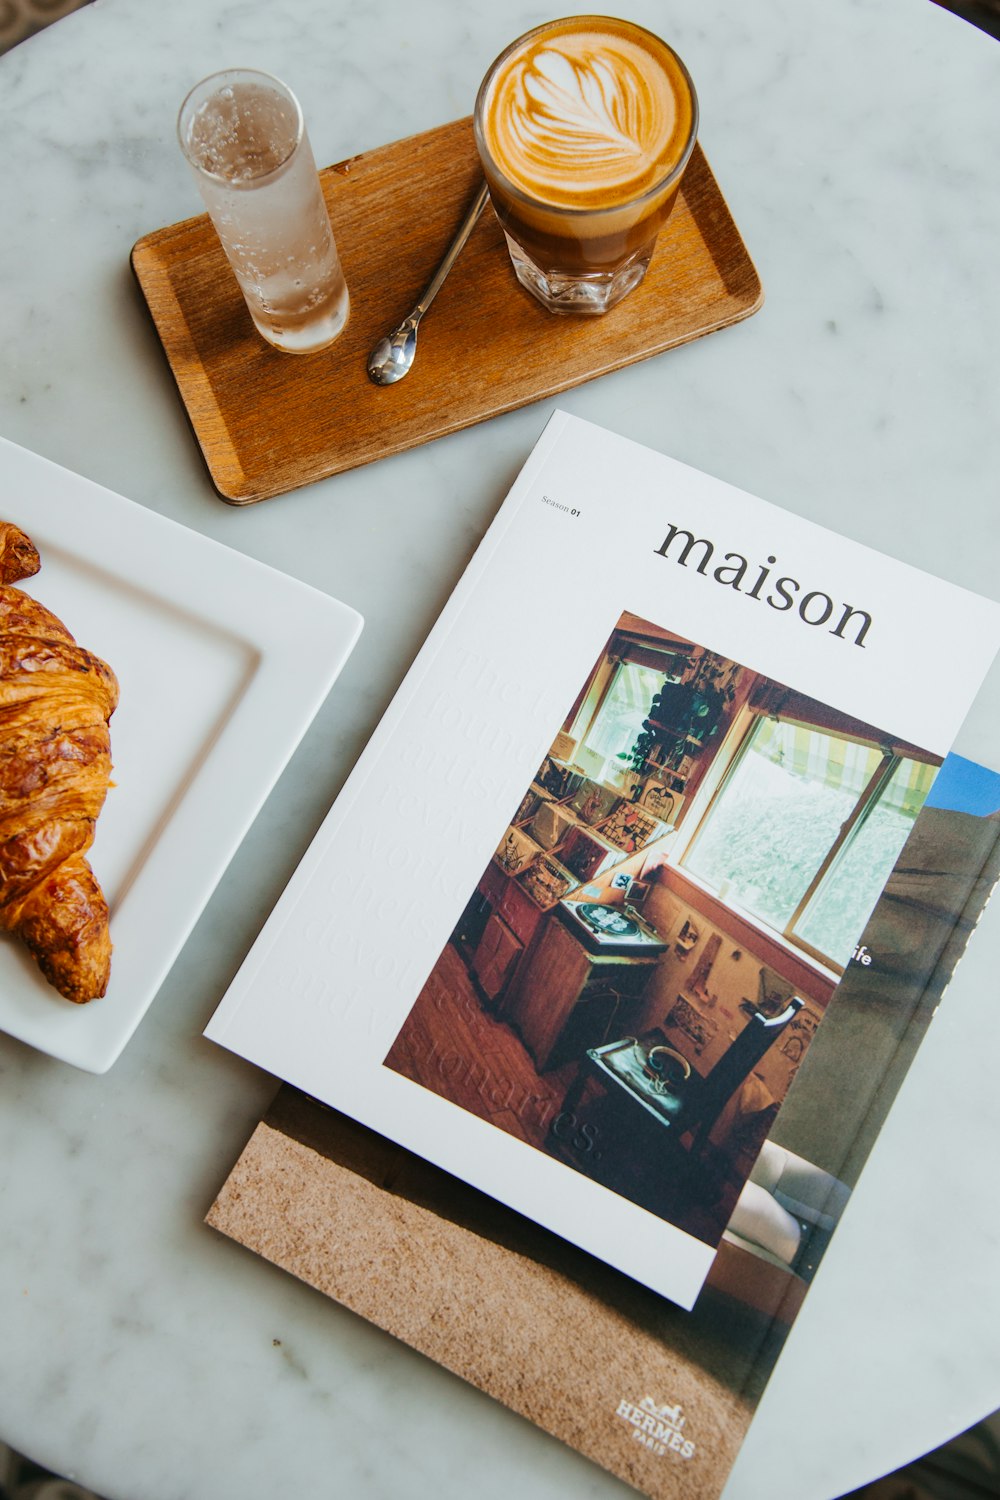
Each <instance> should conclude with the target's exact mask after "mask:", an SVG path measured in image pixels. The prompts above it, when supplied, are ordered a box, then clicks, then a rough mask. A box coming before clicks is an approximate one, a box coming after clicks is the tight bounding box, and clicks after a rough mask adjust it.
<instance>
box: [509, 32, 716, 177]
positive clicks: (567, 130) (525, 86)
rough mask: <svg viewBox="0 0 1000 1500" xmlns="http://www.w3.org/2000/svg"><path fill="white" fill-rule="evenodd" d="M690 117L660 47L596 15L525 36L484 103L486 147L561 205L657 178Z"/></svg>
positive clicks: (685, 95)
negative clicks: (595, 19) (580, 23)
mask: <svg viewBox="0 0 1000 1500" xmlns="http://www.w3.org/2000/svg"><path fill="white" fill-rule="evenodd" d="M640 37H641V38H642V40H640ZM654 47H655V48H656V50H655V51H654V50H653V49H654ZM691 117H692V105H691V96H690V92H689V89H688V86H687V82H686V80H685V78H684V75H683V73H682V72H681V70H680V68H679V66H678V64H677V61H676V59H675V58H674V57H673V54H672V53H670V52H669V50H668V49H667V48H666V47H663V46H658V45H657V43H656V39H655V38H654V37H651V36H647V34H645V33H640V34H639V36H636V34H635V32H632V34H631V35H629V34H628V29H627V28H623V29H622V30H618V29H617V28H614V27H613V26H611V25H609V26H608V28H607V29H603V28H601V29H598V28H596V27H593V25H592V23H591V24H589V25H588V26H587V28H586V29H582V28H581V29H579V30H578V29H575V28H572V27H567V28H566V29H565V30H560V28H559V27H558V25H556V26H554V27H550V28H546V29H545V30H544V31H543V32H542V33H541V34H538V35H534V36H529V37H527V38H525V41H524V44H523V45H522V46H521V47H519V48H515V50H514V51H513V52H512V53H511V55H510V56H509V57H507V58H505V59H504V60H503V62H502V63H501V64H500V66H499V67H498V69H497V72H496V75H495V77H494V78H493V80H492V83H491V86H490V88H489V91H488V94H487V96H486V99H485V101H484V110H483V122H484V130H485V135H486V142H487V145H488V147H489V150H490V154H491V155H492V157H493V160H494V161H495V162H496V163H497V165H498V166H499V167H500V169H501V171H502V172H503V173H504V175H505V176H506V177H507V178H508V180H509V181H511V182H512V183H513V184H514V186H515V187H519V188H521V189H522V191H524V192H526V193H527V194H528V195H529V196H531V197H533V198H538V199H541V200H543V201H544V202H547V203H552V204H555V205H558V206H566V207H590V206H592V205H594V204H598V203H599V204H601V205H608V206H610V205H613V204H617V203H622V202H625V201H627V200H628V199H630V198H633V197H636V196H638V195H639V194H642V193H644V192H646V191H647V190H648V189H649V188H651V187H654V186H655V185H656V184H657V183H658V182H661V181H662V180H663V178H664V177H665V176H666V175H667V174H668V173H669V172H670V170H671V168H672V167H673V166H674V164H675V163H676V162H677V161H678V160H679V158H680V156H681V154H682V152H683V150H684V146H685V145H686V143H687V139H688V135H689V132H690V127H691Z"/></svg>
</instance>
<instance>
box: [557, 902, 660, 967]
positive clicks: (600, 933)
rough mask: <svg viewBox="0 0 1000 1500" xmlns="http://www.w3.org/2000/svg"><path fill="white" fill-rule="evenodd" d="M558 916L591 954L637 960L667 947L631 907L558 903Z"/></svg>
mask: <svg viewBox="0 0 1000 1500" xmlns="http://www.w3.org/2000/svg"><path fill="white" fill-rule="evenodd" d="M558 911H559V915H560V916H561V917H562V920H563V921H564V922H565V923H566V926H567V927H568V928H569V929H570V931H571V932H572V933H573V934H574V935H575V936H576V937H577V938H579V939H580V941H581V942H582V943H583V945H584V946H585V947H586V948H589V949H590V951H591V952H592V953H626V954H632V955H635V956H636V957H645V956H646V955H649V956H652V955H653V954H655V953H662V952H664V951H665V949H666V947H667V944H666V943H665V942H664V941H663V939H662V938H661V937H659V936H657V934H656V933H655V932H654V931H653V930H652V928H650V927H647V926H646V924H645V923H644V922H643V921H642V920H641V918H640V917H639V915H638V913H637V912H636V911H634V910H633V909H632V908H631V907H621V906H608V905H605V904H604V903H603V902H600V901H560V903H559V906H558Z"/></svg>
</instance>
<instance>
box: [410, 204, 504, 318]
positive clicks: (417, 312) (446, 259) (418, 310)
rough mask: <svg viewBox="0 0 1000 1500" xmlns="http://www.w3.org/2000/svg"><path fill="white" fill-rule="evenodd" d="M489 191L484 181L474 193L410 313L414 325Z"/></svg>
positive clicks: (448, 268)
mask: <svg viewBox="0 0 1000 1500" xmlns="http://www.w3.org/2000/svg"><path fill="white" fill-rule="evenodd" d="M489 191H490V190H489V188H488V187H487V185H486V183H485V182H484V183H483V184H482V186H481V187H480V189H479V192H478V193H477V194H476V196H475V199H474V200H473V202H472V204H471V206H470V208H469V211H468V213H467V214H466V216H465V218H464V219H463V220H462V223H461V225H460V226H459V229H458V233H457V234H456V235H455V238H454V239H453V240H452V242H451V244H450V245H449V246H448V251H447V254H446V255H445V257H444V260H443V261H442V262H441V264H440V265H439V266H438V268H437V270H436V271H435V272H434V275H433V277H432V278H431V280H430V281H429V282H428V284H427V286H426V288H425V289H424V294H423V296H422V297H421V299H420V301H419V302H418V303H417V305H416V307H415V308H414V309H413V311H412V313H411V314H410V318H411V319H412V320H413V322H414V325H416V323H417V322H419V320H420V319H421V318H422V317H423V315H424V313H425V312H426V311H427V309H428V308H429V307H430V305H431V303H432V302H433V301H434V298H435V297H436V296H437V294H438V292H439V291H440V290H441V287H442V285H443V284H444V279H445V277H446V276H447V274H448V272H449V271H450V270H451V268H452V266H453V265H454V264H455V262H456V260H457V259H458V257H459V255H460V254H461V252H462V249H463V247H464V245H465V242H466V240H467V239H468V238H469V235H470V234H471V233H472V231H473V229H475V227H476V223H477V221H478V219H479V215H480V214H481V213H482V211H483V209H484V207H485V206H486V200H487V198H488V197H489Z"/></svg>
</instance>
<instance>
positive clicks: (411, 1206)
mask: <svg viewBox="0 0 1000 1500" xmlns="http://www.w3.org/2000/svg"><path fill="white" fill-rule="evenodd" d="M998 808H1000V776H997V775H995V774H994V773H992V772H989V771H985V770H983V768H981V767H978V766H974V765H972V764H971V763H970V762H968V761H964V760H962V759H961V757H957V756H950V757H948V759H947V760H946V762H945V765H944V767H943V768H942V771H941V772H940V773H939V776H938V779H937V782H936V784H935V789H934V791H933V793H932V796H931V798H929V799H928V802H927V803H926V804H925V806H924V808H923V810H922V811H921V812H920V814H919V815H918V817H917V819H916V822H915V824H914V827H913V831H912V832H911V834H910V837H909V839H908V840H907V842H906V844H905V846H904V848H903V851H902V853H901V855H900V856H899V859H898V861H897V863H896V866H895V868H894V870H893V873H892V875H891V877H890V879H889V882H888V884H887V886H886V888H885V891H884V894H883V895H882V897H881V899H880V900H879V902H878V904H877V906H876V907H875V909H874V911H873V914H872V916H871V918H870V920H869V923H868V925H867V927H866V929H865V933H864V936H863V941H862V943H861V944H860V945H859V949H858V951H859V952H860V953H862V954H864V953H866V952H867V953H869V954H876V955H877V956H878V963H877V965H876V964H865V963H864V962H863V961H862V962H855V963H852V964H851V965H849V967H848V969H847V971H846V973H845V976H844V979H843V981H842V982H841V984H840V986H839V988H838V990H837V992H836V996H835V998H834V1000H833V1001H832V1002H831V1005H830V1007H829V1010H828V1013H827V1016H826V1018H825V1020H824V1023H823V1026H822V1028H821V1029H820V1031H819V1033H818V1034H817V1036H816V1037H815V1039H814V1040H813V1041H812V1043H811V1045H810V1048H809V1051H808V1055H807V1056H806V1057H805V1058H804V1059H803V1061H802V1065H801V1067H800V1068H799V1070H798V1073H797V1076H796V1077H795V1079H794V1082H793V1083H792V1085H791V1089H790V1091H789V1093H788V1096H787V1099H786V1100H785V1103H784V1106H783V1108H782V1110H781V1112H780V1114H779V1115H778V1116H777V1120H776V1123H775V1125H774V1127H773V1129H772V1130H771V1133H770V1135H769V1137H768V1138H767V1139H766V1140H765V1142H764V1145H763V1149H762V1150H761V1151H760V1154H759V1156H757V1158H756V1164H755V1166H754V1168H753V1171H752V1173H751V1176H750V1180H749V1182H748V1184H747V1186H746V1187H745V1188H744V1190H743V1192H742V1193H741V1194H740V1197H739V1200H738V1202H737V1206H736V1210H735V1212H734V1213H733V1216H732V1218H731V1219H730V1222H729V1227H728V1229H727V1231H726V1233H725V1235H724V1237H723V1239H722V1242H721V1244H720V1246H719V1249H718V1253H717V1255H716V1258H715V1261H714V1263H713V1266H712V1269H711V1271H710V1272H709V1275H708V1278H707V1280H706V1282H705V1285H704V1287H703V1289H702V1291H701V1293H700V1294H699V1296H698V1297H697V1300H696V1302H695V1305H694V1307H693V1308H692V1309H691V1310H690V1311H685V1310H683V1309H682V1308H680V1307H678V1306H677V1305H676V1304H674V1303H672V1302H670V1301H668V1300H667V1299H666V1298H664V1297H661V1296H659V1295H658V1294H657V1293H655V1292H653V1291H651V1290H649V1289H648V1288H646V1287H644V1286H642V1285H640V1284H639V1283H638V1282H636V1281H634V1280H632V1279H630V1278H629V1277H628V1276H626V1275H624V1274H622V1273H621V1272H619V1271H616V1270H614V1269H612V1268H611V1267H609V1266H608V1265H606V1264H605V1263H603V1262H602V1261H600V1260H598V1259H596V1258H595V1257H593V1256H591V1255H589V1254H587V1253H586V1252H584V1251H582V1250H580V1249H579V1248H577V1247H575V1246H574V1245H572V1244H570V1243H568V1242H567V1241H566V1240H564V1239H561V1238H560V1237H559V1236H557V1235H556V1234H554V1233H552V1232H550V1231H549V1230H546V1229H543V1228H541V1227H540V1226H539V1225H538V1224H536V1223H534V1222H532V1221H531V1220H529V1219H527V1218H525V1217H523V1216H522V1215H520V1214H519V1213H516V1212H515V1211H513V1210H512V1209H510V1208H508V1207H506V1206H504V1205H502V1204H500V1203H498V1202H497V1201H495V1200H494V1199H492V1198H490V1197H489V1196H487V1195H486V1194H484V1193H482V1192H480V1191H478V1190H477V1189H475V1188H473V1187H470V1186H469V1185H467V1184H466V1183H464V1182H461V1181H459V1180H458V1179H456V1178H454V1177H452V1176H450V1175H449V1174H448V1173H446V1172H444V1171H442V1170H441V1169H440V1168H438V1167H436V1166H433V1165H430V1164H429V1163H427V1162H426V1161H424V1160H422V1159H421V1158H420V1157H418V1156H416V1155H414V1154H413V1153H412V1152H410V1151H407V1150H405V1149H403V1148H402V1147H400V1146H397V1145H395V1144H393V1143H392V1142H390V1141H388V1140H386V1139H384V1138H383V1137H382V1136H380V1135H378V1134H376V1133H375V1132H374V1131H372V1130H370V1129H368V1128H367V1127H365V1126H362V1125H359V1124H357V1123H356V1122H354V1121H353V1120H350V1119H348V1118H347V1117H346V1116H344V1115H341V1114H339V1113H337V1112H335V1111H333V1110H331V1109H329V1108H328V1107H326V1106H325V1105H322V1104H319V1103H317V1102H316V1101H315V1100H313V1099H310V1098H309V1097H307V1096H306V1095H304V1094H302V1093H299V1092H298V1091H296V1090H295V1089H293V1088H290V1087H289V1086H287V1085H286V1086H284V1087H282V1089H281V1090H280V1092H279V1093H278V1095H277V1098H276V1100H275V1102H274V1104H273V1106H272V1108H271V1110H270V1111H269V1113H268V1114H267V1116H266V1117H265V1119H264V1120H263V1121H262V1122H261V1124H260V1125H259V1126H258V1127H257V1129H256V1130H255V1132H254V1134H253V1136H252V1138H251V1139H250V1141H249V1143H248V1144H247V1146H246V1149H245V1150H244V1152H243V1154H242V1155H241V1157H240V1159H239V1161H238V1162H237V1164H236V1166H235V1167H234V1169H233V1171H232V1173H231V1174H230V1176H229V1178H228V1179H227V1181H226V1183H225V1184H224V1186H223V1188H222V1190H221V1192H220V1194H219V1196H218V1199H217V1200H216V1202H215V1204H214V1205H213V1207H212V1209H211V1211H210V1213H209V1215H208V1223H209V1224H211V1225H213V1226H214V1227H215V1228H216V1229H219V1230H221V1231H222V1232H223V1233H225V1234H227V1235H229V1236H230V1237H231V1238H233V1239H235V1240H237V1241H239V1242H240V1243H242V1244H243V1245H245V1246H247V1247H249V1248H250V1249H252V1250H254V1251H256V1252H257V1253H258V1254H260V1255H263V1256H264V1257H265V1258H266V1259H268V1260H270V1261H272V1262H273V1263H274V1264H275V1265H277V1266H280V1267H282V1268H283V1269H285V1270H287V1271H290V1272H291V1273H292V1274H293V1275H295V1276H297V1277H299V1278H300V1279H301V1280H303V1281H305V1282H307V1283H309V1284H310V1285H311V1286H314V1287H316V1288H318V1289H319V1290H320V1291H321V1292H324V1293H325V1294H326V1295H328V1296H331V1297H333V1298H335V1299H336V1300H337V1301H339V1302H341V1303H343V1304H344V1305H345V1306H347V1307H349V1308H351V1309H352V1310H353V1311H355V1312H357V1313H359V1314H361V1316H363V1317H365V1318H367V1319H369V1320H370V1321H371V1322H372V1323H374V1324H376V1325H377V1326H378V1327H380V1328H383V1329H385V1330H386V1331H387V1332H389V1333H391V1334H393V1335H394V1336H395V1337H396V1338H399V1339H402V1340H403V1341H404V1342H406V1343H407V1344H410V1345H412V1346H413V1347H414V1348H415V1349H418V1350H420V1351H421V1352H422V1353H424V1354H426V1355H428V1356H429V1357H430V1358H432V1359H434V1360H436V1361H437V1362H438V1363H440V1364H441V1365H443V1366H445V1367H446V1368H447V1369H449V1370H452V1371H454V1372H455V1373H456V1374H458V1375H460V1376H462V1378H463V1379H465V1380H468V1381H470V1382H472V1383H473V1384H474V1385H477V1386H479V1387H480V1389H482V1390H484V1391H486V1392H488V1393H489V1394H490V1395H491V1396H494V1397H495V1398H496V1399H497V1400H499V1401H502V1402H503V1403H505V1404H506V1405H507V1406H509V1407H511V1408H513V1410H515V1411H517V1412H519V1413H521V1414H522V1415H523V1416H525V1417H528V1418H529V1419H530V1420H531V1421H533V1422H535V1423H536V1424H537V1425H538V1426H539V1427H542V1428H543V1429H545V1430H546V1431H548V1432H550V1433H551V1434H552V1435H553V1436H555V1437H557V1438H560V1439H561V1440H562V1441H563V1442H566V1443H568V1444H570V1446H572V1447H574V1448H576V1449H578V1450H579V1452H581V1453H582V1454H585V1455H586V1456H587V1457H589V1458H591V1459H592V1460H594V1462H596V1463H598V1464H600V1465H602V1466H603V1467H605V1468H606V1469H608V1470H610V1471H611V1472H612V1473H614V1474H616V1475H618V1476H619V1477H620V1478H621V1479H623V1480H625V1481H626V1482H628V1483H629V1484H631V1485H633V1486H634V1487H635V1488H636V1489H637V1490H639V1491H641V1492H643V1493H645V1494H647V1495H649V1496H651V1497H655V1500H696V1497H697V1500H710V1497H712V1496H715V1495H717V1494H718V1493H719V1492H720V1491H721V1489H722V1487H723V1485H724V1483H725V1481H726V1478H727V1476H728V1474H729V1471H730V1468H731V1467H732V1464H733V1462H734V1460H735V1458H736V1455H737V1452H738V1450H739V1447H740V1445H741V1442H742V1440H743V1437H744V1435H745V1433H746V1430H747V1427H748V1425H749V1423H750V1420H751V1417H752V1415H753V1412H754V1409H755V1407H756V1404H757V1401H758V1400H759V1397H760V1395H761V1392H762V1390H763V1388H764V1385H765V1384H766V1381H767V1379H768V1376H769V1375H770V1372H771V1370H772V1369H773V1367H774V1363H775V1360H776V1359H777V1357H778V1354H779V1352H780V1350H781V1346H782V1344H783V1342H784V1339H785V1336H786V1335H787V1332H788V1329H789V1327H790V1325H791V1323H792V1321H793V1320H794V1317H795V1315H796V1313H797V1311H798V1309H799V1307H800V1305H801V1303H802V1299H803V1297H804V1295H805V1292H806V1290H807V1288H808V1285H809V1283H810V1281H811V1280H812V1277H813V1275H814V1274H815V1272H816V1268H817V1266H818V1265H819V1263H820V1260H821V1259H822V1256H823V1253H824V1251H825V1249H826V1246H827V1244H828V1242H829V1240H830V1237H831V1234H832V1232H833V1230H834V1229H835V1227H836V1223H837V1220H838V1219H839V1217H840V1213H841V1212H842V1209H843V1206H844V1204H845V1202H846V1201H847V1198H848V1196H849V1193H850V1189H851V1187H853V1185H854V1183H855V1181H856V1180H857V1176H858V1173H859V1172H860V1170H861V1167H862V1166H863V1164H864V1161H865V1160H866V1158H867V1156H868V1154H869V1151H870V1149H871V1146H872V1144H873V1142H874V1140H875V1137H876V1135H877V1133H878V1130H879V1128H880V1126H881V1124H882V1122H883V1120H884V1119H885V1116H886V1114H887V1112H888V1109H889V1107H890V1105H891V1103H892V1100H893V1099H894V1097H895V1095H896V1092H897V1091H898V1088H899V1085H900V1083H901V1082H902V1079H903V1077H904V1076H905V1073H906V1070H907V1068H908V1067H909V1065H910V1063H911V1061H912V1059H913V1057H914V1054H915V1052H916V1049H917V1047H918V1045H919V1044H920V1041H921V1040H922V1038H923V1036H924V1034H925V1031H926V1029H927V1025H928V1023H929V1021H930V1018H931V1016H932V1015H933V1013H934V1010H935V1009H936V1007H937V1005H938V1002H939V1000H940V998H941V995H942V993H943V991H944V988H945V985H946V983H947V981H948V979H949V977H950V975H951V973H952V971H953V969H954V967H955V964H956V963H957V961H958V959H959V957H960V956H961V953H962V951H963V949H964V946H965V943H966V940H967V938H968V935H969V933H970V932H971V930H972V928H973V927H974V926H975V923H976V921H977V919H978V917H979V914H980V912H981V910H982V908H983V906H984V904H985V902H986V900H987V897H988V895H989V893H990V890H991V889H992V887H993V885H994V883H995V881H996V879H997V875H998V870H1000V840H998V834H1000V815H998V811H997V810H998ZM845 1076H849V1077H850V1078H851V1087H850V1090H849V1091H845V1087H844V1078H845ZM758 1145H759V1142H758Z"/></svg>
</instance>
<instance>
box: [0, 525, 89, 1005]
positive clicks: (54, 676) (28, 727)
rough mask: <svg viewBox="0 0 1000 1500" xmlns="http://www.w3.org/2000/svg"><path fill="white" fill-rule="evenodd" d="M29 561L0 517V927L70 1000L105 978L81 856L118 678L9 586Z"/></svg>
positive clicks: (33, 564)
mask: <svg viewBox="0 0 1000 1500" xmlns="http://www.w3.org/2000/svg"><path fill="white" fill-rule="evenodd" d="M39 566H40V562H39V557H38V552H37V550H36V548H35V546H34V545H33V543H32V542H31V541H30V540H29V538H28V537H27V536H25V534H24V532H23V531H20V530H19V529H18V527H16V526H13V525H11V524H10V523H9V522H6V521H0V931H5V932H10V933H13V934H14V935H15V936H16V937H18V938H20V939H21V941H22V942H23V943H25V944H26V945H27V947H28V949H29V951H30V952H31V953H32V954H33V956H34V958H35V959H36V961H37V963H38V966H39V968H40V969H41V971H42V973H43V974H44V975H45V978H46V979H47V980H48V981H49V983H50V984H52V985H54V986H55V988H56V989H57V990H58V991H59V992H60V994H62V995H65V997H66V999H67V1000H72V1001H74V1002H76V1003H77V1004H81V1003H83V1002H84V1001H87V1000H94V999H96V998H98V997H99V996H101V995H103V994H104V993H105V991H106V990H107V986H108V978H109V975H110V971H111V934H110V931H109V926H108V904H107V901H106V900H105V898H104V893H103V892H102V890H101V887H100V885H99V884H98V882H97V879H96V877H95V876H94V873H93V871H92V870H91V868H90V866H89V864H88V863H87V860H86V857H85V856H86V853H87V850H88V849H89V848H90V846H91V844H92V843H93V839H94V828H95V824H96V821H97V815H98V813H99V812H100V810H101V808H102V807H103V805H104V799H105V796H106V795H107V790H108V783H109V780H110V776H111V745H110V737H109V733H108V720H109V719H110V717H111V715H112V714H113V713H114V710H115V707H116V706H117V703H118V681H117V679H116V677H115V674H114V673H113V672H112V670H111V668H110V667H109V666H108V665H107V664H106V663H105V662H103V661H101V660H100V658H99V657H97V656H94V655H93V654H92V653H91V652H89V651H85V650H84V649H83V647H82V646H78V645H77V643H76V641H75V640H74V639H73V637H72V636H71V635H70V633H69V631H68V630H67V629H66V627H65V625H63V624H62V622H61V621H60V620H58V619H57V618H56V616H55V615H54V614H52V613H51V612H50V611H49V610H47V609H46V608H45V607H44V605H41V604H39V603H38V602H37V601H36V600H35V599H33V598H32V597H31V596H30V595H29V594H26V593H24V592H23V591H22V590H21V589H17V588H12V587H10V585H12V584H14V583H17V582H18V581H19V580H20V579H22V578H30V577H31V575H32V574H33V573H37V572H38V569H39Z"/></svg>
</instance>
